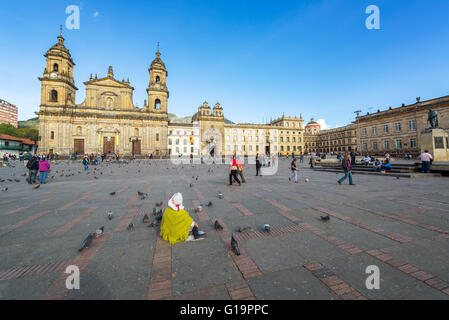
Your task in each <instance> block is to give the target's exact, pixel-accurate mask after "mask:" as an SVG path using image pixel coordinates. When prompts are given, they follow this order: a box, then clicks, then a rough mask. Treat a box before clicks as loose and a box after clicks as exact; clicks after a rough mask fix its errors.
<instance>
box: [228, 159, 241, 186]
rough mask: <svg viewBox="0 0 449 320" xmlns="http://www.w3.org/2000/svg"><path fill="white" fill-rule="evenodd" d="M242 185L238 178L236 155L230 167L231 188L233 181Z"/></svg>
mask: <svg viewBox="0 0 449 320" xmlns="http://www.w3.org/2000/svg"><path fill="white" fill-rule="evenodd" d="M233 178H234V180H235V181H237V183H238V184H239V186H240V185H241V183H240V180H239V178H238V177H237V161H236V160H235V155H234V156H232V159H231V163H230V165H229V186H232V179H233Z"/></svg>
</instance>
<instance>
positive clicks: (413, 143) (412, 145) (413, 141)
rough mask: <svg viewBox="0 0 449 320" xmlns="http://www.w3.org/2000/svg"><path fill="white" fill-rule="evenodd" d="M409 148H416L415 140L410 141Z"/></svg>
mask: <svg viewBox="0 0 449 320" xmlns="http://www.w3.org/2000/svg"><path fill="white" fill-rule="evenodd" d="M410 148H412V149H414V148H416V139H410Z"/></svg>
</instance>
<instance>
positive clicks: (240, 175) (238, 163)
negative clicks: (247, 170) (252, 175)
mask: <svg viewBox="0 0 449 320" xmlns="http://www.w3.org/2000/svg"><path fill="white" fill-rule="evenodd" d="M236 162H237V174H238V175H239V177H240V178H242V183H245V177H244V176H243V164H242V162H241V161H240V159H238V158H237V159H236Z"/></svg>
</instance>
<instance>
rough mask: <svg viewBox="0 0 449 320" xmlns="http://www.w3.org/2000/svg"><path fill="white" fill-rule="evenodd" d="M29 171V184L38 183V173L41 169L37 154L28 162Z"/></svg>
mask: <svg viewBox="0 0 449 320" xmlns="http://www.w3.org/2000/svg"><path fill="white" fill-rule="evenodd" d="M27 169H28V170H29V171H28V184H33V183H36V175H37V171H38V170H39V161H38V160H37V157H36V155H34V156H32V157H31V159H30V160H28V163H27Z"/></svg>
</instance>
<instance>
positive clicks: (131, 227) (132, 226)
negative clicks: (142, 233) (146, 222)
mask: <svg viewBox="0 0 449 320" xmlns="http://www.w3.org/2000/svg"><path fill="white" fill-rule="evenodd" d="M126 230H128V231H133V230H134V225H133V224H132V223H130V224H129V225H128V227H127V228H126Z"/></svg>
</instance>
